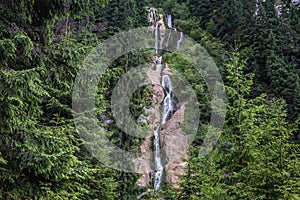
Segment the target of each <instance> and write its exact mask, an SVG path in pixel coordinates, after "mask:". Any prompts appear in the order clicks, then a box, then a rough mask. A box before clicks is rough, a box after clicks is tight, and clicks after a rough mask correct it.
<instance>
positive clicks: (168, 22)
mask: <svg viewBox="0 0 300 200" xmlns="http://www.w3.org/2000/svg"><path fill="white" fill-rule="evenodd" d="M166 18H167V24H168V27H169V28H173V27H172V15H166Z"/></svg>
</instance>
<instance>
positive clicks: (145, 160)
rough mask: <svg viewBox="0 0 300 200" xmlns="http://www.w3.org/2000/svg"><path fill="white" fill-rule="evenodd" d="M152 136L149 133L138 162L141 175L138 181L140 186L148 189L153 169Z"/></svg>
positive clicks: (137, 166) (141, 147) (136, 162)
mask: <svg viewBox="0 0 300 200" xmlns="http://www.w3.org/2000/svg"><path fill="white" fill-rule="evenodd" d="M151 136H152V132H150V133H149V135H148V137H146V138H145V140H144V142H143V143H142V145H141V146H140V149H139V150H140V153H142V156H141V157H139V158H138V159H137V160H136V161H135V164H136V171H137V172H139V173H141V174H142V175H141V177H140V178H139V179H138V184H139V186H141V187H146V186H148V185H149V183H150V181H151V177H152V169H151V163H150V162H151V160H152V159H151V158H152V153H151V152H152V150H151V145H152V141H151Z"/></svg>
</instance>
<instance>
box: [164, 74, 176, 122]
mask: <svg viewBox="0 0 300 200" xmlns="http://www.w3.org/2000/svg"><path fill="white" fill-rule="evenodd" d="M162 86H163V88H164V90H165V92H166V97H165V99H164V105H163V117H162V121H161V124H165V123H166V122H167V121H168V120H169V119H170V118H171V117H172V115H173V114H174V112H175V111H176V106H175V98H174V93H173V89H172V82H171V79H170V77H169V76H168V75H164V76H163V77H162Z"/></svg>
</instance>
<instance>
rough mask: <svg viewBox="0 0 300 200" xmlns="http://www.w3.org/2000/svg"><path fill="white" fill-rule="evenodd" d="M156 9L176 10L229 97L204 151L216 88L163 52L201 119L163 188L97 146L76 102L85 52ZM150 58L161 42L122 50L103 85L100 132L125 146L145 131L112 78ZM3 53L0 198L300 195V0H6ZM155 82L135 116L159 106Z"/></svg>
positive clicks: (286, 198)
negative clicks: (130, 128) (116, 95)
mask: <svg viewBox="0 0 300 200" xmlns="http://www.w3.org/2000/svg"><path fill="white" fill-rule="evenodd" d="M149 8H156V9H157V10H158V12H159V13H164V14H170V15H172V17H173V21H172V23H173V24H174V27H176V31H177V32H178V33H180V32H182V33H183V34H184V35H186V36H188V37H190V38H192V39H193V40H194V41H196V42H197V43H199V44H200V45H201V46H203V47H204V48H205V49H206V51H207V52H208V53H209V55H210V56H211V57H212V58H213V61H214V62H215V64H216V66H217V68H218V70H219V72H220V74H221V76H222V79H223V82H224V88H225V91H226V96H227V102H226V118H225V124H224V127H223V129H222V130H221V134H220V137H219V139H218V141H217V143H216V144H215V145H214V147H213V148H212V150H211V151H210V152H208V153H207V154H206V155H205V156H200V154H201V153H200V152H201V148H202V144H203V141H204V137H205V133H206V132H207V130H208V129H209V122H210V119H211V115H212V113H211V109H212V108H211V104H210V100H211V97H210V93H209V92H208V88H207V86H206V84H205V81H204V80H203V77H201V75H200V74H198V73H197V72H196V69H195V67H194V66H193V65H192V64H191V63H189V62H188V61H187V60H185V59H184V58H183V57H182V56H180V55H179V54H176V53H172V52H166V53H165V54H164V57H163V59H164V62H165V63H168V64H169V66H170V69H171V70H173V71H176V73H180V74H181V75H182V76H183V77H184V78H185V79H186V80H187V81H188V82H189V84H190V85H191V87H192V88H193V90H194V92H195V94H196V95H197V100H198V102H199V116H198V115H197V116H198V119H197V120H199V127H198V129H197V134H196V137H195V138H194V139H193V141H192V142H191V143H190V146H189V149H188V151H187V152H186V153H187V157H186V158H184V159H183V160H184V162H185V163H186V165H185V167H184V171H185V172H184V174H181V175H180V174H178V175H177V176H178V180H179V181H178V183H177V184H176V186H174V185H172V184H170V183H168V181H166V180H164V181H163V183H162V186H161V188H160V189H158V190H154V188H153V180H151V181H150V184H149V185H148V186H146V187H142V186H141V185H139V184H138V180H139V178H140V176H141V174H139V173H134V172H128V171H127V172H126V171H120V170H118V169H116V168H110V167H108V166H106V165H104V164H103V162H101V161H103V160H106V159H109V156H110V152H109V151H108V152H107V153H104V154H102V155H101V159H99V158H96V157H95V156H93V155H92V153H91V152H90V150H88V149H87V148H86V146H85V142H86V141H83V139H82V138H81V137H80V135H79V132H78V129H77V127H76V126H75V124H74V110H73V108H72V101H73V100H74V99H73V98H72V92H73V89H74V81H75V78H76V75H77V73H78V71H79V70H80V67H81V66H82V64H83V63H84V61H85V59H86V57H87V56H88V55H89V54H90V53H91V52H92V51H93V49H94V48H95V47H96V46H97V45H98V44H100V43H101V42H104V41H106V40H108V39H109V38H111V37H112V36H114V35H116V34H118V33H120V32H122V31H128V30H131V29H133V30H134V29H135V28H141V27H147V26H150V24H149V21H148V19H147V15H148V9H149ZM151 56H157V52H153V50H146V51H144V50H134V51H131V52H129V53H127V54H125V55H123V56H121V57H119V58H118V59H116V60H115V61H114V62H113V63H112V64H111V65H110V66H108V68H107V69H106V71H105V73H104V75H103V76H102V77H101V79H100V81H99V83H98V85H97V90H96V92H95V93H96V94H95V96H96V98H95V104H96V111H95V112H96V113H97V117H98V122H97V123H98V125H99V126H100V127H101V129H99V131H102V132H103V133H102V134H104V135H106V137H108V138H109V139H110V141H111V142H112V143H113V144H115V145H117V146H118V147H119V148H121V149H124V150H126V151H131V152H138V151H139V146H140V145H141V144H142V143H143V138H138V137H135V136H133V135H128V134H126V133H125V132H124V130H122V128H121V127H119V126H118V124H117V123H116V119H114V114H113V111H112V108H111V96H112V95H113V88H114V86H116V85H117V84H118V80H119V79H120V77H122V75H124V74H126V73H127V72H128V71H130V70H131V69H133V68H135V67H137V66H139V65H141V64H144V63H149V62H151ZM0 58H1V59H0V99H1V101H0V109H1V112H0V199H5V200H6V199H28V200H31V199H99V200H106V199H130V200H131V199H145V200H146V199H217V200H218V199H220V200H222V199H226V200H227V199H249V200H252V199H274V200H275V199H276V200H277V199H282V200H290V199H291V200H299V199H300V160H299V159H300V112H299V111H300V78H299V77H300V2H299V1H297V0H226V1H220V0H165V1H158V0H118V1H117V0H88V1H80V0H31V1H28V0H19V1H16V0H1V2H0ZM152 92H153V91H152V88H151V87H148V86H143V87H140V88H139V89H138V90H136V91H135V92H134V94H133V95H132V98H131V99H130V105H129V108H130V112H131V116H132V118H134V119H136V120H138V118H139V116H141V113H143V112H144V110H145V109H146V108H147V109H149V108H150V107H151V105H152V103H153V102H151V98H147V96H149V95H152ZM120 101H121V100H120ZM143 114H145V113H143ZM95 134H97V133H95ZM91 142H98V143H97V144H98V145H101V144H102V143H101V141H91ZM128 163H129V165H131V163H130V161H128Z"/></svg>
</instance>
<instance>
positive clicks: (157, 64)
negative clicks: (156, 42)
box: [156, 56, 162, 73]
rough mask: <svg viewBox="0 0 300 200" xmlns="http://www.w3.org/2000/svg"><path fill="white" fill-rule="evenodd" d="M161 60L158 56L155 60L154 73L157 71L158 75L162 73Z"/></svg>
mask: <svg viewBox="0 0 300 200" xmlns="http://www.w3.org/2000/svg"><path fill="white" fill-rule="evenodd" d="M161 59H162V57H161V56H160V57H158V58H157V61H156V71H158V72H159V73H161V72H162V64H161Z"/></svg>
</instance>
